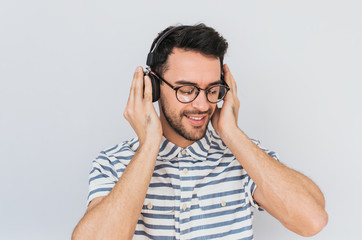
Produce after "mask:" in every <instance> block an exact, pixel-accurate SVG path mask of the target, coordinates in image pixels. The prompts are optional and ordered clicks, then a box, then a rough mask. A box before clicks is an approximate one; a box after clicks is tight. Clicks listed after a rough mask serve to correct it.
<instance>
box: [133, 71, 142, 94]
mask: <svg viewBox="0 0 362 240" xmlns="http://www.w3.org/2000/svg"><path fill="white" fill-rule="evenodd" d="M143 75H144V73H143V69H142V67H137V68H136V72H135V74H134V77H133V81H134V85H133V93H134V97H135V99H137V100H142V99H143Z"/></svg>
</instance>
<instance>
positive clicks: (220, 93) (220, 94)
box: [217, 72, 227, 99]
mask: <svg viewBox="0 0 362 240" xmlns="http://www.w3.org/2000/svg"><path fill="white" fill-rule="evenodd" d="M220 78H221V82H222V84H225V85H227V84H226V82H225V80H224V73H223V72H222V73H221V77H220ZM224 94H225V90H224V91H222V90H220V91H219V96H218V97H217V98H218V99H220V98H221V97H222V96H223V95H224Z"/></svg>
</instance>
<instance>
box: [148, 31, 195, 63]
mask: <svg viewBox="0 0 362 240" xmlns="http://www.w3.org/2000/svg"><path fill="white" fill-rule="evenodd" d="M184 27H188V26H187V25H181V26H176V27H173V28H171V29H170V30H168V31H167V32H165V33H164V34H162V36H161V37H160V38H159V39H158V40H157V42H156V43H155V46H154V47H153V49H152V50H151V52H149V53H148V55H147V62H146V64H147V66H150V67H152V66H153V65H154V64H155V53H154V52H155V51H156V50H157V48H158V46H159V45H160V44H161V42H162V41H163V40H164V39H165V38H166V37H168V36H169V35H170V34H171V33H173V32H175V31H176V30H178V29H181V28H184Z"/></svg>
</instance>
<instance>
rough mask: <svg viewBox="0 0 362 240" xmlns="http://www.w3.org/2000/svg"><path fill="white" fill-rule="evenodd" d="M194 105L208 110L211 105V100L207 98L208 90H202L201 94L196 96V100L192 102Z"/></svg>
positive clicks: (201, 109)
mask: <svg viewBox="0 0 362 240" xmlns="http://www.w3.org/2000/svg"><path fill="white" fill-rule="evenodd" d="M191 104H192V106H193V107H194V108H196V109H198V110H199V111H207V110H208V109H209V108H210V106H209V104H210V102H209V101H208V100H207V97H206V92H205V91H202V90H201V91H200V93H199V95H198V96H197V97H196V98H195V100H194V101H192V102H191Z"/></svg>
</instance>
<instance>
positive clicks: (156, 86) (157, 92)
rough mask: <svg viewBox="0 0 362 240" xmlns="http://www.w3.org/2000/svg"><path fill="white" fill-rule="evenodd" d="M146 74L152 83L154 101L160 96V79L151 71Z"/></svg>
mask: <svg viewBox="0 0 362 240" xmlns="http://www.w3.org/2000/svg"><path fill="white" fill-rule="evenodd" d="M148 76H149V77H150V79H151V84H152V102H156V101H157V100H158V99H159V98H160V80H159V79H158V78H157V77H156V76H155V75H153V74H152V73H149V74H148Z"/></svg>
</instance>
